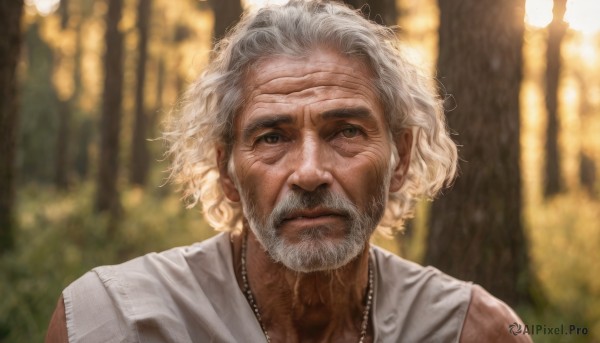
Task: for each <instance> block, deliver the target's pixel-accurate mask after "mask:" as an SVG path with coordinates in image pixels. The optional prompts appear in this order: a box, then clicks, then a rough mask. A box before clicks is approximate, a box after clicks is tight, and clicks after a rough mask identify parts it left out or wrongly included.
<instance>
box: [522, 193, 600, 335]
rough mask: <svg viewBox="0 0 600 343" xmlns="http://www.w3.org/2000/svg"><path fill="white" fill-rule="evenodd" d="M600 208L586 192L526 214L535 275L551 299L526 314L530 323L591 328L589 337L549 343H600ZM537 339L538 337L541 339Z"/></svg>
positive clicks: (558, 198)
mask: <svg viewBox="0 0 600 343" xmlns="http://www.w3.org/2000/svg"><path fill="white" fill-rule="evenodd" d="M599 209H600V202H599V201H598V199H591V198H590V197H589V196H588V195H587V194H584V193H583V192H577V191H575V192H571V193H567V194H561V195H559V196H556V197H555V198H553V199H551V200H550V201H548V202H547V203H541V204H531V205H530V206H528V208H527V210H526V218H527V222H528V227H529V230H528V233H529V239H530V257H531V259H532V266H533V268H532V269H533V272H534V274H535V275H536V277H537V278H538V280H539V281H540V283H541V288H542V289H541V291H542V292H543V293H544V296H545V297H546V298H547V299H546V301H547V304H544V306H543V307H542V308H536V309H524V311H523V313H522V316H523V319H524V320H525V322H526V323H531V324H546V325H547V326H560V324H564V325H565V326H568V325H576V326H579V327H586V328H587V329H588V330H589V334H588V335H586V336H583V335H579V336H577V335H575V336H574V335H565V336H560V335H554V336H552V335H544V336H538V337H537V339H539V340H541V341H544V342H590V341H592V342H593V341H600V274H598V273H597V271H598V267H597V261H598V260H600V225H599V224H598V223H600V210H599ZM535 338H536V337H534V339H535Z"/></svg>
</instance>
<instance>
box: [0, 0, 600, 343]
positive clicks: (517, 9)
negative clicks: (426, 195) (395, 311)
mask: <svg viewBox="0 0 600 343" xmlns="http://www.w3.org/2000/svg"><path fill="white" fill-rule="evenodd" d="M346 2H347V3H348V4H350V5H352V6H355V7H356V8H362V10H363V12H365V13H368V14H369V15H370V17H371V18H372V19H374V20H375V21H377V22H379V23H381V24H385V25H391V26H394V25H398V26H397V27H394V30H395V32H396V33H397V35H398V37H399V38H400V39H401V40H402V41H403V48H404V49H405V50H406V53H407V55H408V56H409V58H410V59H412V60H414V61H415V62H416V63H417V64H419V65H421V66H422V67H423V68H424V70H425V71H426V72H428V73H431V74H432V75H434V76H435V77H436V79H437V80H438V81H439V83H440V84H439V86H440V94H441V96H443V97H444V99H445V105H446V110H447V117H448V123H449V127H450V128H451V130H452V132H454V133H455V135H454V138H455V140H456V141H457V143H459V145H460V155H461V162H460V163H461V176H460V178H459V179H458V180H457V181H456V182H455V184H454V185H453V187H452V188H451V189H449V190H446V191H445V192H444V194H443V195H442V196H440V198H439V199H438V200H436V201H434V202H433V203H431V202H429V201H426V200H424V201H422V202H421V203H419V205H418V207H417V210H416V214H415V218H414V219H413V220H412V221H410V222H409V223H408V224H407V227H406V230H405V232H404V233H403V234H401V233H399V234H396V235H395V236H394V237H393V238H392V239H388V238H383V237H375V238H374V241H375V242H376V243H377V244H379V245H382V246H384V247H385V248H387V249H389V250H391V251H393V252H395V253H397V254H399V255H400V256H403V257H405V258H408V259H410V260H414V261H417V262H420V263H424V264H431V265H434V266H436V267H438V268H440V269H442V270H443V271H446V272H448V273H450V274H452V275H454V276H456V277H459V278H462V279H467V280H473V281H474V282H477V283H479V284H482V285H483V286H484V287H486V288H487V289H489V290H491V291H492V293H494V294H495V295H497V296H499V297H500V298H501V299H503V300H505V301H506V302H508V303H509V304H511V305H513V306H515V308H516V309H517V311H518V312H519V313H520V315H521V316H522V318H523V320H524V321H525V323H526V324H530V325H542V326H545V327H548V328H553V327H560V326H561V325H563V326H565V327H566V328H569V327H570V326H571V325H573V326H576V327H577V328H580V329H581V330H580V332H579V334H571V335H549V334H543V333H537V334H536V336H534V337H533V338H534V340H536V341H542V342H600V273H599V271H600V270H599V267H598V262H597V261H600V199H599V195H600V183H599V181H598V176H599V175H598V173H599V172H598V168H597V165H598V163H599V162H600V135H599V134H598V132H600V82H599V81H598V80H600V20H598V13H600V3H599V2H597V1H594V0H568V1H567V0H554V1H552V0H527V2H525V1H523V0H503V1H497V0H439V1H438V2H436V1H435V0H397V1H395V0H373V1H366V3H368V4H369V6H368V7H365V6H363V5H364V4H365V1H360V0H354V1H346ZM258 6H260V2H259V1H257V0H255V1H247V2H240V1H239V0H208V1H197V0H178V1H170V0H103V1H92V0H27V1H24V2H23V1H21V0H18V1H17V0H15V1H12V0H11V1H3V2H2V5H0V22H2V23H6V25H5V24H3V26H2V28H0V39H1V40H2V44H0V50H1V51H0V76H1V77H0V82H1V84H0V87H1V89H0V99H1V103H0V294H1V296H0V342H35V341H42V340H43V337H44V335H45V331H46V328H47V324H48V321H49V319H50V315H51V313H52V310H53V309H54V306H55V305H56V300H57V299H58V296H59V294H60V292H61V291H62V289H64V288H65V287H66V286H67V285H68V284H69V283H70V282H72V281H74V280H75V279H76V278H77V277H79V276H81V275H82V274H83V273H85V272H86V271H88V270H89V269H91V268H93V267H94V266H97V265H104V264H114V263H120V262H123V261H125V260H128V259H131V258H133V257H135V256H139V255H141V254H144V253H148V252H151V251H161V250H164V249H168V248H171V247H174V246H179V245H188V244H191V243H193V242H196V241H200V240H203V239H206V238H208V237H210V236H212V235H214V234H215V232H214V231H213V230H212V229H211V228H210V227H209V226H208V225H207V224H206V223H205V222H204V221H203V220H202V214H201V211H200V210H199V209H190V210H187V209H185V204H184V203H182V201H181V199H180V198H179V195H178V194H177V192H176V191H177V190H176V189H174V187H172V186H171V185H169V184H168V183H166V182H165V178H166V175H167V174H166V173H165V171H166V170H167V169H168V161H166V160H164V159H163V153H164V144H163V142H162V141H161V140H160V139H157V138H159V137H160V127H161V126H160V125H161V123H162V122H163V121H164V120H165V118H166V117H167V116H168V115H169V113H170V110H171V108H173V107H174V106H175V105H176V103H177V99H178V97H179V96H180V95H181V94H182V92H183V91H184V90H185V88H186V86H187V85H188V84H189V83H190V82H191V81H192V80H193V79H194V77H197V76H198V75H199V73H200V72H201V71H202V69H203V67H204V66H205V65H206V64H207V63H208V61H209V59H210V55H211V49H212V46H213V43H214V41H215V39H216V38H218V37H221V36H222V35H223V34H224V33H225V30H226V28H227V27H230V25H232V24H233V23H234V22H235V21H236V20H237V19H238V18H239V16H240V13H241V11H242V8H256V7H258ZM509 324H511V323H507V331H508V325H509ZM583 329H585V333H583Z"/></svg>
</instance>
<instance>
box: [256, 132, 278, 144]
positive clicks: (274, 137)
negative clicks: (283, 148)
mask: <svg viewBox="0 0 600 343" xmlns="http://www.w3.org/2000/svg"><path fill="white" fill-rule="evenodd" d="M260 139H261V140H262V141H263V142H265V143H267V144H277V143H279V141H280V140H281V136H279V135H278V134H273V133H271V134H267V135H264V136H262V137H261V138H260Z"/></svg>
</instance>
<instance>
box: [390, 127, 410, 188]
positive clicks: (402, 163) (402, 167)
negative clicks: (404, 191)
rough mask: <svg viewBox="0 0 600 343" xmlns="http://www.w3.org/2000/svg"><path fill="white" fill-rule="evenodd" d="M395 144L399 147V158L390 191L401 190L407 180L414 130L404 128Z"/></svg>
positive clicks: (391, 180) (393, 172)
mask: <svg viewBox="0 0 600 343" xmlns="http://www.w3.org/2000/svg"><path fill="white" fill-rule="evenodd" d="M394 144H395V145H396V149H398V150H397V151H398V160H397V161H396V165H395V166H394V170H393V171H392V178H391V179H390V192H397V191H399V190H400V188H401V187H402V185H403V184H404V181H405V180H406V174H407V173H408V166H409V164H410V155H411V151H412V144H413V133H412V130H411V129H410V128H407V129H404V130H403V131H402V132H401V133H400V135H399V136H398V137H396V138H395V139H394Z"/></svg>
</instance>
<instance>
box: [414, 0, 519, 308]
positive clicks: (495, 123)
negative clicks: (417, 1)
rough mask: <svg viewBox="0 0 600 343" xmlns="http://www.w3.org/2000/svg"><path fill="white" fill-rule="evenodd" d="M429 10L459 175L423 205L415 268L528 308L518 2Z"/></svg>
mask: <svg viewBox="0 0 600 343" xmlns="http://www.w3.org/2000/svg"><path fill="white" fill-rule="evenodd" d="M438 3H439V7H440V27H439V34H440V43H439V60H438V74H439V75H438V79H439V80H440V81H441V82H442V83H443V85H444V86H445V88H444V90H445V92H446V93H448V94H450V95H451V97H447V99H448V100H447V104H446V109H447V118H448V124H449V126H450V128H451V129H452V130H453V131H456V132H457V133H458V135H457V136H455V139H456V141H457V143H458V145H459V156H460V158H461V159H460V174H461V175H460V177H459V178H458V179H457V181H456V182H455V184H454V186H453V188H452V189H451V190H448V191H446V193H447V194H445V195H444V196H443V197H442V198H441V199H439V200H437V201H435V202H434V203H433V204H432V208H431V214H430V215H431V216H430V225H429V230H430V231H429V234H428V238H427V250H426V254H425V255H426V256H425V262H426V264H431V265H433V266H436V267H438V268H439V269H441V270H443V271H445V272H447V273H449V274H450V275H453V276H455V277H458V278H461V279H464V280H471V281H474V282H476V283H478V284H480V285H482V286H484V287H485V288H486V289H488V290H489V291H490V292H491V293H492V294H494V295H496V296H498V297H499V298H501V299H503V300H504V301H507V302H508V303H509V304H513V305H514V304H516V303H519V302H522V301H528V300H529V296H528V292H529V279H528V277H529V276H528V275H529V273H528V272H529V267H528V266H529V265H528V257H527V242H526V238H525V235H524V232H523V226H522V218H521V217H522V214H521V208H522V205H521V179H520V168H519V165H520V143H519V135H520V133H519V89H520V84H521V79H522V66H521V62H522V61H521V60H522V51H521V50H522V41H523V31H524V24H523V19H524V18H523V16H524V11H523V9H524V7H525V2H524V1H523V0H505V1H496V0H464V1H459V2H457V1H449V0H439V1H438ZM442 96H445V94H443V95H442Z"/></svg>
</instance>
